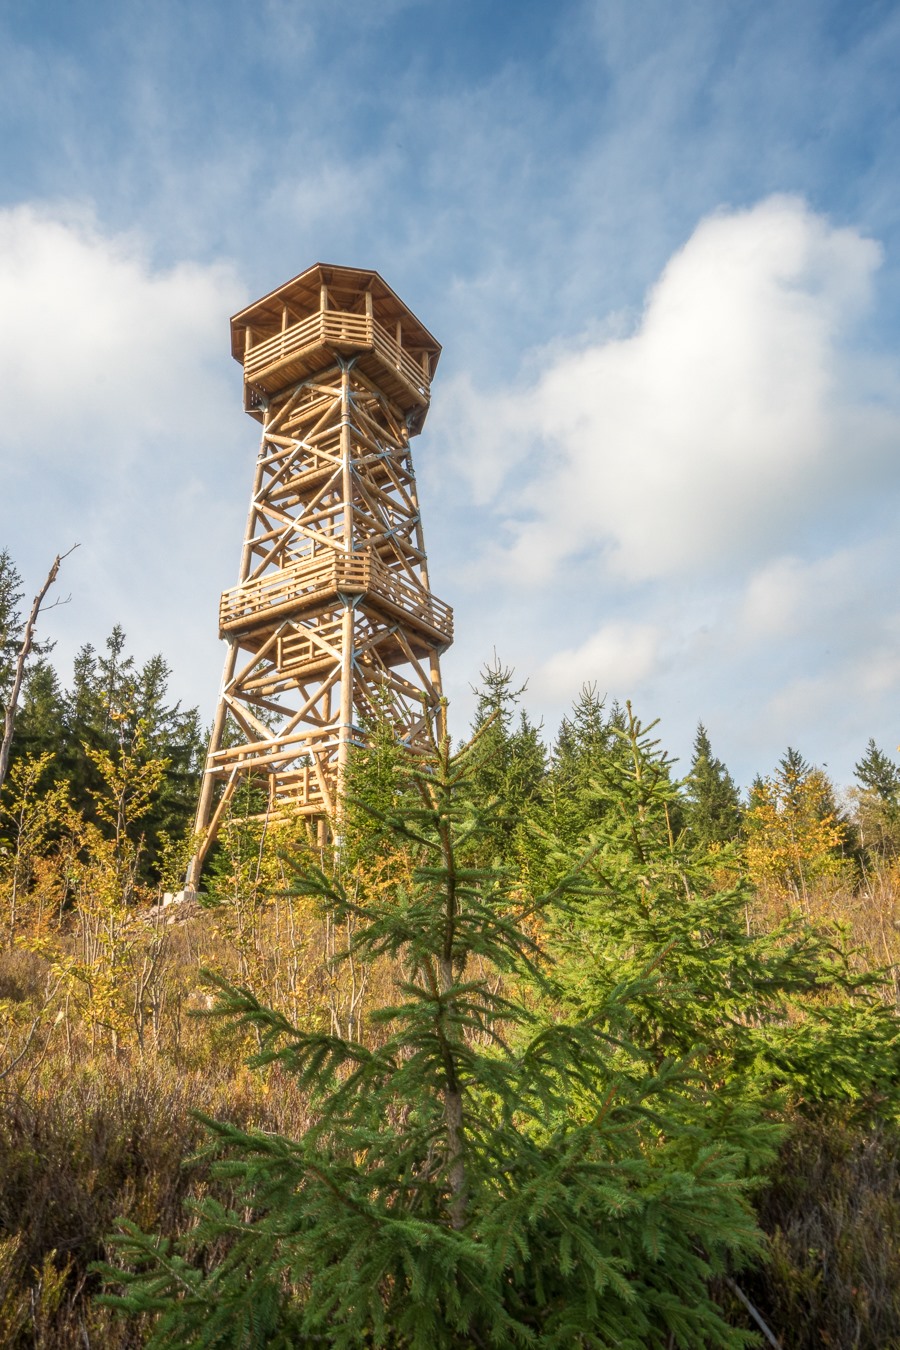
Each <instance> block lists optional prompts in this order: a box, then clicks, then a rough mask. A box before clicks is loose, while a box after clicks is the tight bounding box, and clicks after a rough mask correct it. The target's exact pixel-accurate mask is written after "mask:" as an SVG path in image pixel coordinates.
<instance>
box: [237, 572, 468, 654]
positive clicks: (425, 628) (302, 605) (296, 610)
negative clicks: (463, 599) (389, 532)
mask: <svg viewBox="0 0 900 1350" xmlns="http://www.w3.org/2000/svg"><path fill="white" fill-rule="evenodd" d="M341 595H359V596H366V597H367V598H368V600H369V602H370V603H371V604H372V605H373V606H374V607H375V608H377V609H379V610H381V611H383V612H384V613H385V614H386V615H388V616H389V617H392V618H396V619H401V620H402V621H404V622H405V623H407V624H410V625H412V627H413V628H415V629H418V630H419V631H420V632H423V633H424V634H425V635H426V636H427V637H428V638H430V639H431V640H432V641H433V642H434V643H435V644H436V645H437V646H440V647H445V646H449V644H450V643H451V642H452V641H453V610H452V609H451V608H450V606H449V605H447V604H445V603H444V602H443V600H438V599H437V597H436V596H434V595H432V594H431V593H430V592H429V591H423V590H422V589H420V588H419V587H418V586H416V585H415V584H414V583H413V582H412V581H409V580H407V578H406V577H404V576H402V575H401V574H400V573H399V572H394V571H391V570H390V569H389V568H387V567H385V565H384V563H383V562H381V560H380V559H379V558H377V557H374V556H373V555H372V554H371V553H355V554H347V553H341V552H339V551H338V550H334V551H333V552H331V554H330V556H328V557H323V556H322V555H321V554H320V555H318V556H317V557H315V558H310V559H304V560H303V561H301V562H297V563H293V564H292V565H291V566H290V567H285V568H283V569H281V570H279V571H277V572H269V573H267V574H266V575H265V576H262V577H257V578H256V580H254V581H247V582H244V584H243V585H241V586H235V587H233V588H232V589H231V590H230V591H225V592H224V594H223V595H222V599H221V601H220V604H219V635H220V636H221V637H225V636H227V635H228V634H230V633H250V632H252V631H253V630H255V629H257V628H261V627H269V626H271V623H272V620H273V619H282V618H284V619H288V618H290V617H291V616H292V615H296V614H301V613H303V612H305V611H307V610H311V609H315V608H317V607H319V606H321V605H323V604H326V603H327V602H328V601H329V600H331V599H333V600H335V601H337V600H338V598H339V596H341Z"/></svg>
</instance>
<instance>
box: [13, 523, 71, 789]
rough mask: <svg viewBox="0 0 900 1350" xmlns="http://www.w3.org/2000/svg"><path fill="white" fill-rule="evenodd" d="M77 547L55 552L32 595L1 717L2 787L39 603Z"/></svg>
mask: <svg viewBox="0 0 900 1350" xmlns="http://www.w3.org/2000/svg"><path fill="white" fill-rule="evenodd" d="M77 547H78V545H77V544H73V545H72V548H70V549H69V552H68V553H57V555H56V557H55V558H54V560H53V566H52V567H51V568H50V571H49V572H48V573H47V580H46V581H45V582H44V584H43V586H42V587H41V589H40V590H39V591H38V593H37V595H36V596H35V597H34V604H33V605H32V606H31V613H30V614H29V616H28V622H27V623H26V625H25V633H24V636H23V638H22V646H21V647H20V648H19V655H18V657H17V659H16V673H15V676H14V678H13V683H12V690H11V691H10V695H9V703H8V704H7V706H6V716H5V717H4V719H3V742H2V744H0V788H2V787H3V784H4V781H5V779H6V772H7V770H8V768H9V756H10V751H11V750H12V738H13V729H14V727H15V725H16V712H17V711H18V707H19V695H20V693H21V692H22V681H23V680H24V678H25V662H26V661H27V660H28V657H29V654H30V652H31V647H32V644H33V642H34V629H35V625H36V624H37V620H38V615H39V614H40V612H41V605H42V604H43V603H44V600H45V599H46V596H47V592H48V591H49V589H50V587H51V586H52V585H53V583H54V581H55V580H56V578H57V576H58V574H59V568H60V564H61V563H62V561H63V559H64V558H68V556H69V553H72V552H73V551H74V550H75V549H76V548H77ZM52 608H53V606H52V605H51V609H52Z"/></svg>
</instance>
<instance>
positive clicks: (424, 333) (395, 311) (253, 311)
mask: <svg viewBox="0 0 900 1350" xmlns="http://www.w3.org/2000/svg"><path fill="white" fill-rule="evenodd" d="M322 286H327V288H328V290H329V292H330V294H331V295H332V296H333V297H334V300H335V305H336V308H347V309H351V308H352V307H353V306H354V303H356V304H358V303H359V301H360V299H361V298H362V296H364V295H365V292H366V291H371V293H372V307H373V311H374V313H375V317H376V318H377V319H378V321H379V322H380V323H382V324H384V325H385V326H386V327H387V326H388V325H392V324H395V323H396V322H397V320H399V321H400V323H401V325H402V328H403V345H404V347H412V348H415V349H417V350H420V351H426V352H429V353H430V354H431V355H432V357H433V362H432V369H433V368H434V367H435V366H436V365H437V360H438V357H439V356H440V352H441V345H440V343H439V342H438V341H437V340H436V339H435V338H434V337H433V336H432V335H431V333H429V331H428V329H427V328H426V327H425V325H424V324H423V323H421V322H420V321H419V320H418V319H417V318H416V316H415V314H413V312H412V310H411V309H409V308H408V307H407V306H406V305H405V304H404V303H403V301H402V300H401V299H400V297H399V295H397V293H396V292H395V291H393V290H391V288H390V286H389V285H388V284H387V282H386V281H385V280H384V279H383V278H382V277H381V276H379V274H378V273H377V272H371V271H366V270H364V269H361V268H356V267H338V266H335V265H333V264H331V263H315V264H314V265H313V266H312V267H308V268H307V269H306V271H305V272H301V273H300V275H299V276H296V277H294V278H293V280H291V281H286V282H285V283H284V285H283V286H279V287H278V289H277V290H274V291H270V292H269V294H268V295H264V296H263V297H262V298H261V299H260V300H256V301H254V303H253V304H252V305H248V306H247V307H246V309H242V310H240V312H239V313H237V314H235V315H234V317H233V318H232V320H231V351H232V355H233V356H234V358H235V360H236V361H241V362H243V359H244V333H245V331H246V329H247V328H248V327H251V328H257V329H261V330H263V331H265V330H266V329H272V330H277V329H279V328H280V327H281V322H282V312H283V309H284V307H285V306H286V307H287V309H288V312H289V314H292V315H293V318H294V322H297V321H298V320H300V319H304V318H306V317H307V315H309V314H313V313H315V312H317V311H318V309H319V300H320V295H321V288H322Z"/></svg>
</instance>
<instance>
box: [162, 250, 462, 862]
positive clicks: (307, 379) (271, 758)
mask: <svg viewBox="0 0 900 1350" xmlns="http://www.w3.org/2000/svg"><path fill="white" fill-rule="evenodd" d="M231 341H232V352H233V354H234V357H235V359H236V360H238V361H240V362H241V363H242V365H243V368H244V410H245V412H247V413H249V414H250V416H251V417H254V418H255V419H256V420H257V421H258V422H260V423H261V425H262V439H261V442H260V448H259V456H258V458H257V461H256V473H255V477H254V481H253V492H252V495H251V498H250V513H249V517H248V521H247V529H246V534H245V538H244V546H243V550H242V552H241V561H240V568H239V572H238V583H237V585H236V586H234V587H233V588H232V589H231V590H227V591H225V593H224V594H223V596H222V599H221V603H220V606H219V633H220V636H221V637H222V638H224V639H225V640H226V641H227V642H228V654H227V656H226V659H225V671H224V676H223V680H222V689H221V693H220V696H219V702H218V706H217V708H216V715H215V721H214V723H213V733H212V738H211V742H210V747H209V754H208V758H207V763H206V772H205V775H204V779H203V786H202V790H201V795H200V802H199V805H198V809H197V819H196V828H197V833H198V836H199V838H200V844H199V848H198V853H197V855H196V857H195V858H194V860H193V862H192V864H191V870H190V874H189V877H188V885H189V886H196V884H197V881H198V879H199V873H200V868H201V867H202V865H203V860H204V857H205V855H206V851H207V849H208V848H209V845H210V844H211V842H212V840H213V839H214V838H215V835H216V831H217V829H218V826H219V822H220V821H221V819H222V816H223V813H224V812H225V809H226V807H227V805H228V802H229V800H230V799H231V797H232V795H233V793H234V790H235V788H236V786H237V784H238V782H239V781H240V779H241V777H242V776H244V775H247V774H250V775H253V776H254V777H255V778H257V779H258V780H259V781H261V782H264V783H265V785H266V789H267V794H268V806H267V811H266V814H267V815H269V816H270V817H271V816H280V815H283V814H285V813H287V812H298V813H302V814H304V815H307V816H315V817H320V818H322V819H331V820H333V819H334V817H335V813H336V811H337V809H338V805H339V801H340V792H341V780H342V775H343V772H344V768H345V765H346V763H347V758H348V755H349V752H350V747H351V746H352V745H356V744H361V743H363V741H364V737H365V727H366V725H367V724H369V725H371V723H372V722H373V721H374V720H375V719H378V718H383V717H384V716H387V717H388V718H389V719H390V720H391V721H392V722H393V725H394V727H395V728H396V735H397V737H398V740H400V741H401V742H403V743H405V744H407V745H409V746H411V747H413V748H415V747H416V746H417V745H419V744H422V743H424V740H425V733H426V730H427V726H428V723H429V720H430V719H431V718H432V717H433V715H434V712H435V710H436V708H437V706H438V702H439V699H440V689H441V684H440V669H439V664H438V661H439V656H440V654H441V652H443V651H444V650H445V648H447V647H448V646H449V645H450V643H451V641H452V640H453V614H452V611H451V610H450V607H449V606H448V605H445V604H444V603H442V601H440V600H438V599H436V597H435V596H434V595H432V593H431V587H430V585H429V581H428V565H427V560H426V556H425V543H424V538H423V534H422V522H421V519H420V515H419V501H418V495H417V492H416V479H415V474H414V472H413V464H412V457H411V454H410V444H409V443H410V438H411V437H412V436H415V435H416V434H417V433H418V432H419V431H420V430H421V428H422V423H423V422H424V420H425V415H426V413H427V411H428V404H429V399H430V391H431V380H432V377H433V376H434V372H435V368H436V366H437V363H438V358H439V356H440V351H441V349H440V346H439V345H438V343H437V342H435V340H434V338H433V337H432V336H431V334H430V333H429V332H428V330H427V329H426V328H425V327H423V325H422V324H421V323H420V322H419V320H418V319H417V318H416V317H415V315H414V314H413V313H412V312H411V311H410V310H409V309H407V307H406V306H405V305H404V304H403V302H402V300H400V299H399V297H398V296H396V295H395V294H394V292H393V291H392V290H391V288H390V286H388V285H386V283H385V282H384V281H382V279H381V277H380V276H379V275H378V273H377V272H364V271H358V270H356V269H355V268H350V267H328V266H325V265H324V264H322V263H318V264H316V266H315V267H311V268H309V270H308V271H306V272H304V273H302V275H301V276H298V277H295V278H294V280H293V281H289V282H287V284H286V285H284V286H281V287H280V288H279V289H278V290H276V291H272V293H271V294H270V295H266V296H264V297H263V299H261V300H257V301H256V303H255V304H253V305H250V306H248V308H247V309H244V310H242V311H241V312H240V314H236V315H235V317H234V318H233V319H232V321H231ZM229 724H230V726H229ZM227 726H228V727H229V734H227V735H226V734H225V732H226V727H227ZM217 784H221V785H222V791H221V792H220V793H219V795H218V798H217V797H216V786H217Z"/></svg>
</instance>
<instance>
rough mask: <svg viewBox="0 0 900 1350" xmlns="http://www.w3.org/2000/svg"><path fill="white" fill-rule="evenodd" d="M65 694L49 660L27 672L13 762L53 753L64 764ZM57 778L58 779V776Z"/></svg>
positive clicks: (39, 659)
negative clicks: (28, 756) (30, 756)
mask: <svg viewBox="0 0 900 1350" xmlns="http://www.w3.org/2000/svg"><path fill="white" fill-rule="evenodd" d="M65 712H66V708H65V695H64V694H63V691H62V689H61V688H60V683H59V679H58V678H57V674H56V671H55V670H54V668H53V666H52V665H51V664H50V662H49V661H48V660H47V658H46V657H39V658H38V660H37V661H35V662H34V663H33V664H32V665H31V666H30V667H29V669H28V671H27V673H26V675H25V682H24V684H23V686H22V699H21V705H20V707H19V715H18V718H17V719H16V738H15V741H14V742H13V759H14V760H15V759H17V758H21V757H23V756H25V755H29V754H30V755H43V754H45V753H46V752H48V751H49V752H50V753H51V754H52V755H53V757H54V760H55V761H56V762H57V763H59V762H61V759H62V756H63V754H64V750H65ZM56 777H59V774H58V773H57V775H56Z"/></svg>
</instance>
